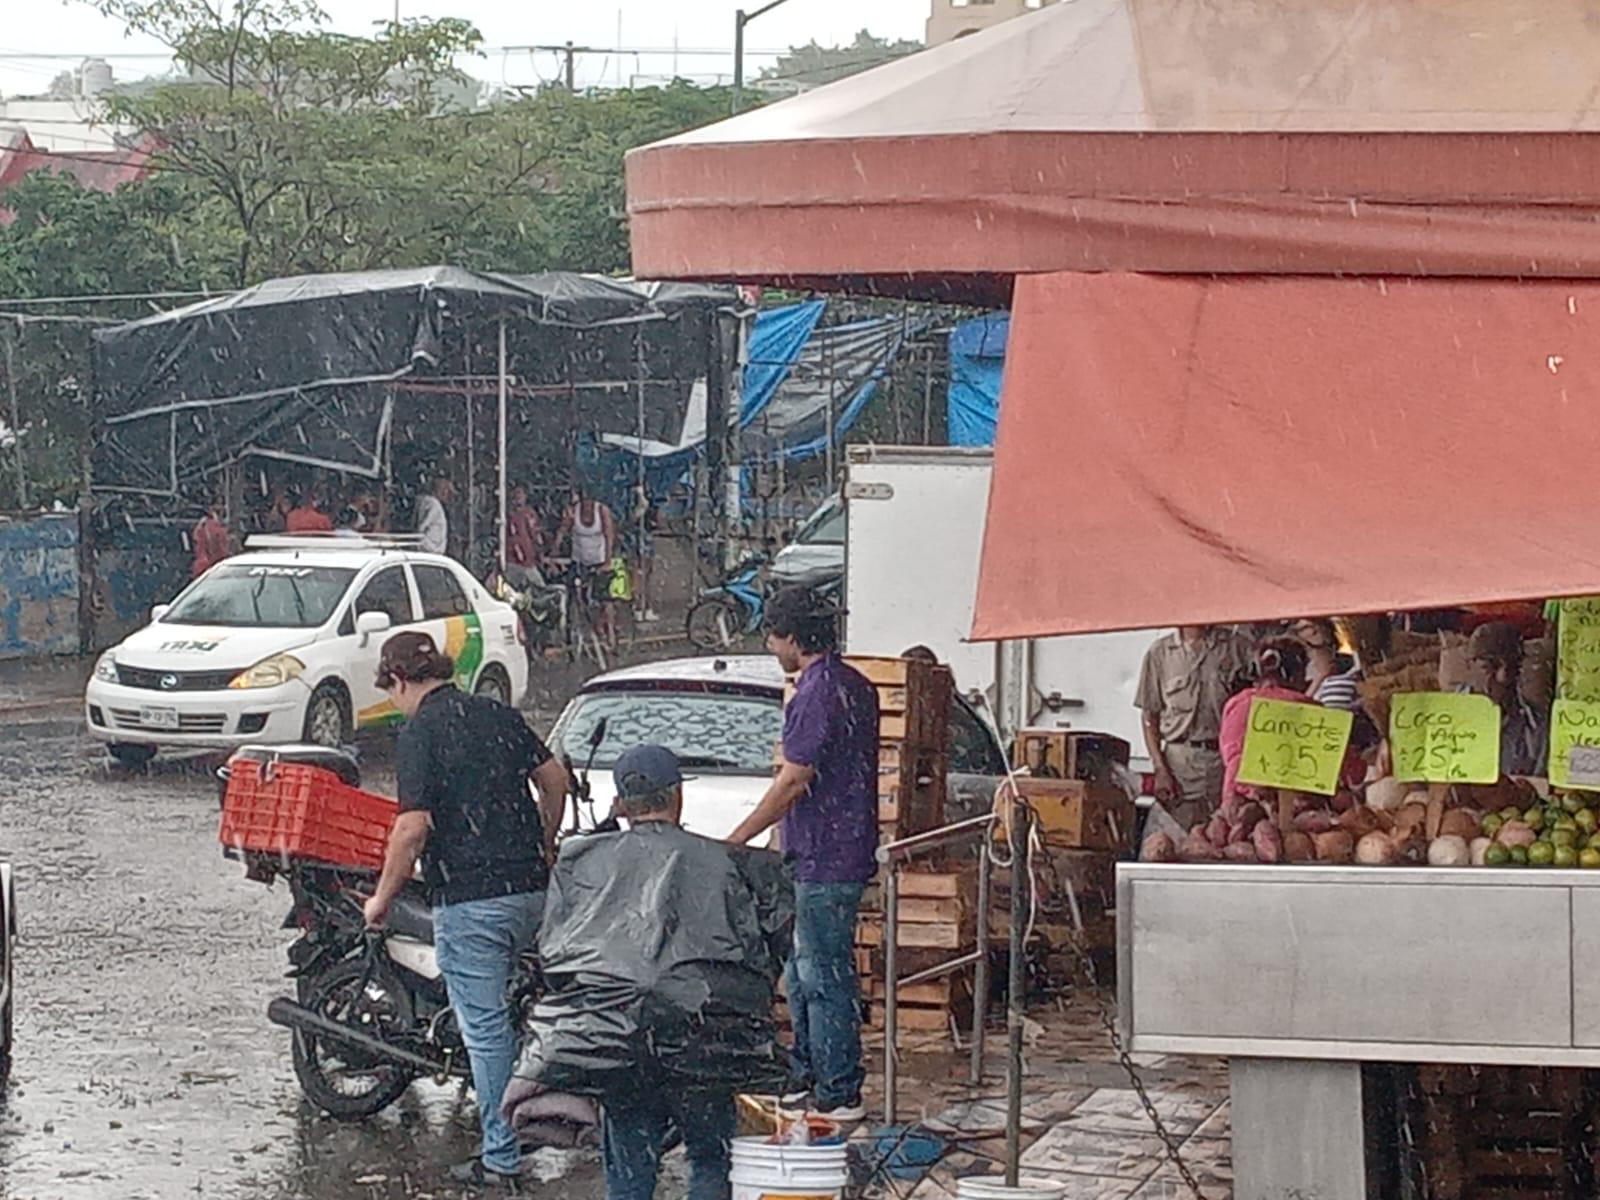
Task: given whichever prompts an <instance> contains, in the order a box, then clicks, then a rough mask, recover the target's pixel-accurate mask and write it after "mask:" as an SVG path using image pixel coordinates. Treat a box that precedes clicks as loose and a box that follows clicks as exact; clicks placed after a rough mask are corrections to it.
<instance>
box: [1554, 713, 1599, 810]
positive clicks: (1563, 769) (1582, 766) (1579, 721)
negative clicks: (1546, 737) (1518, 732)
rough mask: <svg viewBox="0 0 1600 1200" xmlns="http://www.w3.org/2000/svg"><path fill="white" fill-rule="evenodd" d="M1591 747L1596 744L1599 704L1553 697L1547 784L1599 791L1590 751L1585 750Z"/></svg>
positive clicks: (1597, 741)
mask: <svg viewBox="0 0 1600 1200" xmlns="http://www.w3.org/2000/svg"><path fill="white" fill-rule="evenodd" d="M1595 747H1600V704H1592V703H1589V702H1587V701H1584V700H1557V701H1556V702H1555V704H1554V705H1552V706H1551V709H1550V782H1551V784H1552V785H1553V786H1555V787H1561V788H1577V789H1581V790H1583V791H1589V792H1600V777H1597V776H1596V775H1595V774H1594V772H1593V770H1592V769H1591V760H1592V759H1593V758H1594V755H1593V754H1592V753H1589V751H1591V750H1592V749H1593V748H1595ZM1574 761H1576V762H1577V765H1578V770H1577V771H1574V770H1573V765H1574Z"/></svg>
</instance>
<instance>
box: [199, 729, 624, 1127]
mask: <svg viewBox="0 0 1600 1200" xmlns="http://www.w3.org/2000/svg"><path fill="white" fill-rule="evenodd" d="M605 726H606V722H604V721H602V722H600V724H599V725H598V726H597V727H596V729H595V731H594V733H593V735H591V737H590V748H589V758H588V762H587V763H586V764H585V766H584V769H583V772H582V774H581V776H576V775H573V773H572V772H570V771H569V775H572V776H573V778H574V790H573V795H572V803H573V806H574V809H576V806H577V804H578V803H579V800H580V798H582V797H585V796H587V795H588V792H589V783H588V776H589V769H590V768H591V767H592V766H593V763H594V757H595V754H596V752H597V751H598V750H599V748H600V744H601V742H602V741H603V740H604V738H605V733H606V728H605ZM239 753H270V754H271V755H274V756H276V757H277V758H278V759H279V760H280V761H305V762H308V763H310V764H311V765H315V766H320V767H323V768H324V769H331V770H334V771H335V772H336V773H337V774H338V775H339V776H340V778H341V779H343V781H344V782H346V783H350V784H352V785H356V784H358V783H359V782H360V776H359V768H358V767H357V765H356V763H355V759H354V756H353V755H349V754H344V753H342V752H339V751H330V750H327V749H324V748H321V747H304V748H301V747H285V746H278V747H271V748H250V747H247V748H246V749H245V750H241V751H240V752H239ZM223 770H224V771H226V770H227V768H226V767H225V768H223ZM591 807H592V806H591ZM224 853H225V854H228V855H229V856H230V857H236V858H242V859H243V860H244V862H245V868H246V869H245V874H246V876H247V877H248V878H250V879H253V880H257V881H259V882H265V883H271V882H272V881H273V880H275V879H279V878H282V879H284V880H286V881H287V882H288V884H289V891H290V895H291V897H292V901H293V903H292V906H291V908H290V910H289V915H288V917H287V918H286V920H285V921H284V928H286V929H298V930H300V936H299V938H298V939H297V940H296V941H295V942H294V944H293V945H291V946H290V947H289V964H290V969H289V977H290V978H292V979H293V980H294V981H295V996H294V998H293V999H290V998H288V997H279V998H278V999H275V1000H273V1001H272V1002H271V1003H270V1004H269V1005H268V1006H267V1019H268V1020H269V1021H271V1022H273V1023H274V1024H276V1025H281V1026H283V1027H285V1028H287V1029H289V1030H290V1031H291V1033H292V1034H293V1042H292V1046H291V1053H292V1058H293V1062H294V1071H295V1076H296V1078H297V1079H298V1080H299V1081H300V1087H301V1090H302V1091H303V1092H304V1093H305V1095H306V1098H307V1099H308V1100H310V1101H311V1103H312V1104H314V1105H316V1107H317V1108H319V1109H321V1110H322V1111H323V1112H325V1113H327V1114H328V1115H329V1116H331V1117H335V1118H338V1119H340V1120H351V1121H354V1120H361V1119H363V1118H366V1117H370V1116H373V1115H375V1114H377V1113H379V1112H382V1111H383V1110H384V1109H385V1108H387V1107H388V1106H389V1105H391V1104H393V1103H394V1102H395V1101H396V1100H398V1099H399V1098H400V1096H401V1095H402V1094H403V1093H404V1092H405V1090H406V1089H407V1088H408V1087H409V1086H410V1085H411V1084H412V1082H413V1081H414V1080H417V1079H421V1078H432V1079H434V1080H435V1081H436V1082H438V1083H441V1084H442V1083H447V1082H450V1081H451V1080H458V1081H461V1082H462V1085H463V1086H465V1085H466V1083H468V1082H470V1080H471V1065H470V1063H469V1061H468V1057H467V1052H466V1047H465V1045H464V1044H463V1042H462V1040H461V1031H460V1029H459V1027H458V1026H457V1024H456V1019H455V1014H454V1012H453V1011H452V1009H451V1007H450V1000H449V996H448V995H447V994H446V991H445V984H444V977H443V973H442V972H441V971H440V969H439V962H438V955H437V953H436V951H435V949H434V942H433V913H432V910H431V909H430V907H429V906H428V903H427V901H426V899H425V898H424V896H423V894H422V889H421V885H420V884H418V883H415V882H412V883H409V884H408V885H407V887H406V888H405V890H403V891H402V892H401V893H400V895H399V896H397V897H396V898H395V901H394V903H393V904H392V905H391V906H390V909H389V915H388V918H387V920H386V922H385V926H384V928H382V929H368V928H367V926H366V921H365V917H364V915H363V912H362V906H363V904H364V903H365V902H366V900H367V898H368V897H369V896H370V895H371V894H372V890H373V887H374V885H375V884H376V882H377V881H376V875H375V873H374V872H372V871H370V870H364V869H359V868H350V867H340V866H334V865H331V864H323V863H311V862H298V861H293V860H284V859H281V858H277V857H274V856H272V855H263V854H255V853H251V852H244V853H243V854H240V853H239V852H236V851H224ZM540 991H541V979H540V974H539V967H538V960H537V958H536V956H535V955H533V954H531V953H530V954H527V955H524V956H523V957H522V958H521V960H520V961H519V963H518V965H517V969H516V972H515V973H514V975H513V977H512V980H511V984H510V988H509V995H508V1001H509V1003H510V1005H511V1013H512V1021H513V1025H514V1027H515V1028H517V1029H519V1030H520V1029H522V1028H523V1027H524V1026H525V1024H526V1022H527V1018H528V1016H529V1014H530V1013H531V1012H532V1009H533V1005H534V1003H535V1001H536V1000H537V999H538V996H539V993H540Z"/></svg>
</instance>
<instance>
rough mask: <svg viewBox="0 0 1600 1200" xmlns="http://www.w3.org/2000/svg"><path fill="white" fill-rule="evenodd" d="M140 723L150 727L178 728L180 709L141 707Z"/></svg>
mask: <svg viewBox="0 0 1600 1200" xmlns="http://www.w3.org/2000/svg"><path fill="white" fill-rule="evenodd" d="M139 724H141V725H143V726H145V727H147V728H149V729H176V728H177V727H178V710H177V709H175V708H141V709H140V710H139Z"/></svg>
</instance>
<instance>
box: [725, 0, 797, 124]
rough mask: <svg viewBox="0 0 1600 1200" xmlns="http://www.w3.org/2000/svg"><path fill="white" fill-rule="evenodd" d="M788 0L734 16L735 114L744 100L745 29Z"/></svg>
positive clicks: (769, 0) (773, 1) (772, 1)
mask: <svg viewBox="0 0 1600 1200" xmlns="http://www.w3.org/2000/svg"><path fill="white" fill-rule="evenodd" d="M785 3H787V0H767V3H766V4H763V5H762V6H761V7H760V8H758V9H756V10H755V11H754V12H748V13H747V12H745V10H744V9H742V8H741V9H739V11H738V12H736V13H734V14H733V112H734V113H735V115H737V114H738V112H739V108H740V104H741V102H742V101H743V99H744V27H745V26H746V25H748V24H750V22H751V21H754V20H755V19H756V18H757V17H759V16H761V15H762V14H763V13H769V12H771V11H772V10H773V9H775V8H777V7H778V5H780V4H785Z"/></svg>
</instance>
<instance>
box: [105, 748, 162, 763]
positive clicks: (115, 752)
mask: <svg viewBox="0 0 1600 1200" xmlns="http://www.w3.org/2000/svg"><path fill="white" fill-rule="evenodd" d="M106 752H107V753H109V754H110V755H111V757H112V758H114V759H116V761H117V765H118V766H121V767H142V766H144V765H145V764H147V763H148V762H149V761H150V760H151V759H152V758H154V757H155V756H156V748H155V747H154V746H135V745H133V744H132V743H131V742H112V743H111V744H110V745H109V746H107V747H106Z"/></svg>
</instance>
